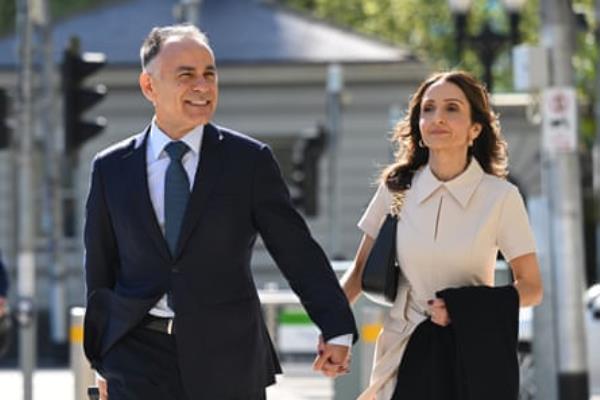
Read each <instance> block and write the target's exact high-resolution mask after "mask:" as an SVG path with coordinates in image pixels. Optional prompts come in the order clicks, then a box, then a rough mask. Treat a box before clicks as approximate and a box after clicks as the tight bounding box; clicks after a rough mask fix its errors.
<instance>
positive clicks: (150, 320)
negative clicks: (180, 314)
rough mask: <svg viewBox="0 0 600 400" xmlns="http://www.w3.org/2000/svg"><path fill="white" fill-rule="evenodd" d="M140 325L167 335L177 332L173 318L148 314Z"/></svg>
mask: <svg viewBox="0 0 600 400" xmlns="http://www.w3.org/2000/svg"><path fill="white" fill-rule="evenodd" d="M140 326H141V327H142V328H145V329H149V330H151V331H155V332H160V333H164V334H166V335H174V334H175V325H174V324H173V318H161V317H155V316H154V315H150V314H148V315H146V316H145V317H144V319H143V320H142V322H141V323H140Z"/></svg>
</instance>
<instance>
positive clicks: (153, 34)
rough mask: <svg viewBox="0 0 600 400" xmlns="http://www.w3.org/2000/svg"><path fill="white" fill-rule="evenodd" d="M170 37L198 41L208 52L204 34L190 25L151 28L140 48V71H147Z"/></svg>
mask: <svg viewBox="0 0 600 400" xmlns="http://www.w3.org/2000/svg"><path fill="white" fill-rule="evenodd" d="M172 37H189V38H193V39H196V40H198V41H199V42H200V43H202V44H204V45H205V46H206V47H207V48H208V49H209V50H211V52H212V49H211V47H210V43H209V41H208V37H207V36H206V34H205V33H204V32H202V31H201V30H200V29H198V28H197V27H195V26H194V25H191V24H179V25H168V26H157V27H154V28H152V30H151V31H150V33H149V34H148V36H147V37H146V39H144V43H142V47H141V48H140V60H141V62H142V69H143V70H144V71H146V70H147V68H148V65H149V64H150V63H151V62H152V60H154V59H155V58H156V56H157V55H158V53H160V50H161V48H162V45H163V44H164V42H165V41H166V40H167V39H169V38H172Z"/></svg>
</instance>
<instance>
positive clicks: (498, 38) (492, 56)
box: [448, 0, 526, 93]
mask: <svg viewBox="0 0 600 400" xmlns="http://www.w3.org/2000/svg"><path fill="white" fill-rule="evenodd" d="M525 1H526V0H502V4H504V8H505V9H506V11H507V12H508V17H509V21H510V32H509V33H508V34H506V33H498V32H495V31H494V30H493V29H492V26H491V25H490V22H489V21H488V20H486V21H485V23H484V24H483V27H482V29H481V31H480V32H479V33H478V34H476V35H471V34H469V33H468V32H467V29H466V27H467V16H468V13H469V9H470V8H471V4H472V0H448V3H449V5H450V9H451V10H452V13H453V14H454V26H455V32H456V59H457V61H460V58H461V56H462V53H463V51H464V47H465V44H467V45H469V46H470V47H471V48H473V50H474V51H475V53H477V56H478V57H479V60H480V62H481V63H482V64H483V68H484V76H483V81H484V82H485V84H486V85H487V88H488V91H489V92H490V93H491V92H492V89H493V84H494V81H493V76H492V66H493V65H494V62H495V61H496V57H497V56H498V54H499V53H500V51H501V50H502V48H503V47H504V45H505V44H507V43H510V44H512V45H513V46H514V45H516V44H518V43H519V41H520V40H521V38H520V33H519V21H520V19H521V15H520V11H521V9H522V8H523V5H524V4H525Z"/></svg>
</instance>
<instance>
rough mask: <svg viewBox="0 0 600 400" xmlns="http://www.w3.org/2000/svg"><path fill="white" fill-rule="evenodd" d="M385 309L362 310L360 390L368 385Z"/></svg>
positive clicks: (375, 307)
mask: <svg viewBox="0 0 600 400" xmlns="http://www.w3.org/2000/svg"><path fill="white" fill-rule="evenodd" d="M384 314H385V309H383V308H382V307H380V306H377V305H374V304H373V305H366V306H364V307H363V309H362V322H361V328H360V337H361V349H360V351H361V358H362V360H363V361H362V367H361V374H360V384H361V388H362V389H365V388H366V387H367V386H368V385H369V378H370V377H371V369H372V368H373V356H374V355H375V342H376V341H377V338H378V337H379V333H380V332H381V329H383V317H384Z"/></svg>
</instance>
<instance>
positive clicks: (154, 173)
mask: <svg viewBox="0 0 600 400" xmlns="http://www.w3.org/2000/svg"><path fill="white" fill-rule="evenodd" d="M203 133H204V125H199V126H197V127H195V128H194V129H192V130H191V131H189V132H188V133H186V134H185V135H184V136H183V137H182V138H181V139H180V141H182V142H185V144H187V145H188V147H189V148H190V151H188V152H187V153H185V154H184V156H183V158H182V159H181V162H182V164H183V168H184V169H185V172H186V173H187V176H188V180H189V182H190V192H191V191H192V186H193V185H194V178H195V177H196V170H197V169H198V162H199V160H200V146H201V144H202V136H203ZM172 141H173V139H171V138H170V137H169V136H167V135H166V134H165V133H164V132H163V131H162V130H161V129H160V128H159V127H158V125H156V121H155V119H153V120H152V125H151V127H150V136H149V137H148V146H147V147H146V172H147V174H148V191H149V192H150V200H151V201H152V207H153V208H154V214H155V215H156V220H157V221H158V225H159V226H160V230H161V231H162V233H163V234H164V233H165V173H166V172H167V167H168V166H169V163H170V162H171V160H170V158H169V155H168V154H167V153H166V152H165V147H166V146H167V144H169V143H171V142H172ZM141 143H142V140H140V141H139V143H138V145H141ZM150 314H152V315H154V316H156V317H166V318H172V317H173V316H174V315H175V314H174V312H173V310H171V308H169V306H168V305H167V296H166V295H164V296H163V297H161V299H160V300H159V301H158V303H156V305H155V306H154V307H153V308H152V309H151V310H150Z"/></svg>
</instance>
